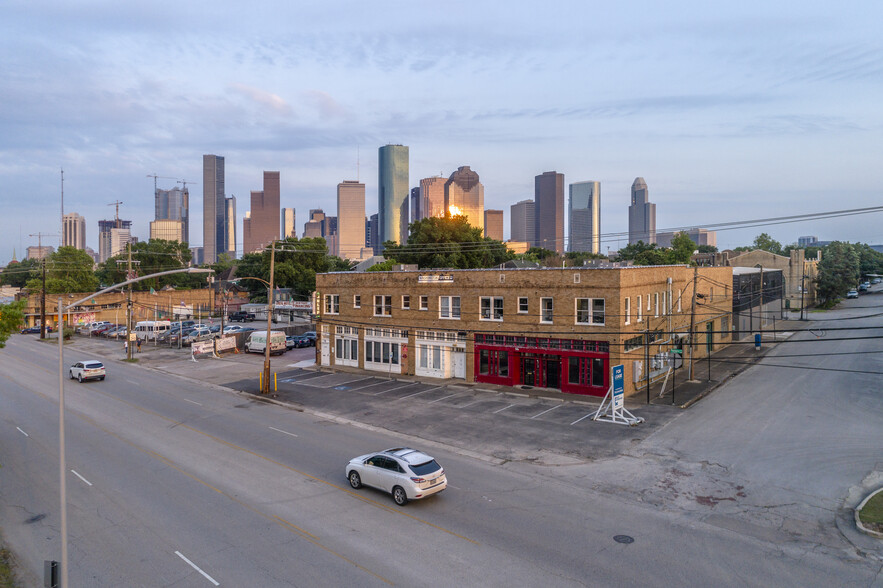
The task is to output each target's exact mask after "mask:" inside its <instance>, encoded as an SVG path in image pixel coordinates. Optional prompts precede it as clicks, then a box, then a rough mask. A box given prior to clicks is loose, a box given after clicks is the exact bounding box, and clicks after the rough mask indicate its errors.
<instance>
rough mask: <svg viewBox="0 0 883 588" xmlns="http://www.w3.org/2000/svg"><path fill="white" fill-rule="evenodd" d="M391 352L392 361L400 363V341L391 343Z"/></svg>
mask: <svg viewBox="0 0 883 588" xmlns="http://www.w3.org/2000/svg"><path fill="white" fill-rule="evenodd" d="M389 347H390V352H391V353H392V360H391V363H393V364H396V365H398V363H399V344H398V343H390V345H389Z"/></svg>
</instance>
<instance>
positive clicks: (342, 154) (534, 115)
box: [0, 2, 883, 264]
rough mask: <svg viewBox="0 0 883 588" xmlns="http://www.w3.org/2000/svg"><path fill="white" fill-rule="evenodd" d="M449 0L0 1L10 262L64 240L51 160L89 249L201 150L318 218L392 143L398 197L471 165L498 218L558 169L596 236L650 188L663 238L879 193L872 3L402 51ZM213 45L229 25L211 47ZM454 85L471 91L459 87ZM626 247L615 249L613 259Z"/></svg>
mask: <svg viewBox="0 0 883 588" xmlns="http://www.w3.org/2000/svg"><path fill="white" fill-rule="evenodd" d="M464 6H465V5H464ZM215 8H216V7H215ZM451 8H452V7H451V6H450V5H446V6H437V7H425V6H417V5H414V6H403V7H401V10H397V11H396V13H395V15H393V16H392V17H389V16H388V15H387V16H383V15H381V14H379V13H377V11H373V10H370V9H369V7H367V6H362V7H355V8H354V10H352V11H346V14H344V15H338V14H336V13H335V12H336V11H334V10H333V8H332V7H326V6H314V7H310V8H309V9H308V10H307V11H306V12H307V13H308V16H309V18H308V19H307V20H304V18H303V15H302V14H300V13H299V12H298V9H297V8H296V7H293V6H288V5H284V4H279V5H275V6H273V7H272V8H271V9H272V10H274V11H275V12H274V14H276V15H277V16H278V18H275V19H273V22H271V23H267V21H266V19H265V18H261V17H260V15H259V14H253V13H249V12H247V11H245V12H243V13H242V15H241V17H240V18H237V19H235V21H234V19H224V18H221V17H218V18H217V19H213V20H212V21H211V22H208V21H206V20H205V19H204V18H203V16H204V14H205V12H206V9H205V8H204V7H203V6H202V5H201V4H200V3H199V2H197V3H194V4H192V5H186V6H180V7H176V8H174V9H172V8H168V7H158V8H155V9H153V10H152V11H151V13H150V15H149V17H147V18H145V15H144V14H142V12H143V9H142V8H140V7H137V6H126V7H121V9H120V10H117V11H112V12H109V11H107V10H106V7H104V6H103V5H102V4H100V3H99V4H94V5H88V6H79V7H77V9H76V10H74V9H73V8H72V7H60V9H58V10H51V11H47V10H44V9H42V7H41V6H40V5H39V4H36V5H29V4H23V5H16V6H14V7H10V8H9V9H8V10H7V11H6V12H5V14H4V16H5V18H4V19H3V22H2V23H0V27H2V30H3V32H4V35H3V38H4V40H5V41H6V43H4V44H3V45H2V47H3V48H2V49H0V51H3V58H4V59H3V63H4V64H5V72H6V73H7V76H6V78H5V82H4V90H5V91H4V94H3V96H2V97H0V100H2V104H3V106H4V108H3V110H2V112H4V113H6V114H5V115H0V149H2V150H3V161H4V165H3V167H2V168H0V191H2V196H3V202H4V205H5V206H6V211H5V214H4V217H3V218H2V220H0V264H4V263H6V262H7V261H8V260H9V259H11V257H12V252H13V249H15V250H17V251H19V252H21V251H24V249H25V248H26V247H27V246H29V245H36V243H35V242H32V241H31V239H30V238H29V237H28V235H29V234H31V233H36V232H40V231H42V232H47V233H55V234H57V233H60V227H58V224H59V223H60V215H59V208H60V191H61V190H60V188H61V186H60V177H59V171H60V169H61V168H64V170H65V174H64V208H63V211H64V212H65V213H67V212H77V213H79V214H80V215H82V216H83V217H84V218H85V219H86V221H87V246H89V247H91V248H93V249H96V250H97V232H96V231H95V227H96V224H95V223H96V222H97V221H98V220H100V219H104V218H107V217H108V216H109V215H108V214H107V212H106V211H107V204H108V203H110V202H113V201H115V200H122V201H123V202H124V204H123V205H122V206H121V214H122V215H124V216H125V218H127V219H131V220H132V221H133V229H132V230H133V236H135V237H137V238H139V240H144V239H146V238H147V236H148V230H149V225H148V223H149V221H150V220H151V219H152V208H153V202H152V199H151V198H150V196H151V195H152V194H153V180H152V179H148V178H145V175H147V174H156V175H159V176H170V177H175V178H177V179H179V180H197V181H199V183H203V182H202V181H200V178H199V175H200V173H201V172H202V169H201V165H200V156H201V155H202V154H205V153H217V154H220V155H223V156H224V157H225V158H227V165H226V185H227V189H226V194H227V195H228V196H229V195H231V194H240V195H241V194H248V193H249V191H250V190H251V189H252V188H253V186H254V184H253V178H254V177H256V176H257V174H259V173H260V172H261V170H264V169H278V170H281V171H282V174H283V184H282V186H281V191H282V194H283V195H284V197H283V206H286V207H292V208H300V209H301V210H307V209H309V208H314V207H316V206H321V205H322V203H323V202H327V201H330V199H332V198H334V194H335V192H334V191H335V187H336V185H337V184H338V183H339V182H340V181H342V180H343V179H345V178H355V179H358V180H360V181H362V182H364V183H365V184H366V203H367V210H366V213H367V214H369V215H371V214H373V213H374V211H375V208H374V206H375V204H374V203H375V202H376V201H377V190H378V186H377V184H376V183H375V180H374V179H373V178H376V177H377V165H378V161H377V158H376V157H375V156H374V155H373V153H374V150H375V149H376V148H377V147H378V146H379V145H383V144H386V143H401V144H404V145H409V146H410V150H411V161H410V182H409V184H410V185H409V186H408V188H409V189H410V188H413V187H416V185H417V182H416V181H415V180H416V179H417V178H427V177H433V176H437V175H442V176H445V175H449V174H450V173H452V172H453V170H455V169H456V168H457V167H458V166H459V165H463V164H464V163H465V164H468V165H470V166H471V167H472V168H473V169H476V170H480V172H481V178H482V183H483V184H484V185H485V187H486V195H485V207H486V208H492V209H503V210H504V211H507V212H508V210H509V207H510V206H511V204H513V203H516V202H518V201H521V200H523V199H525V198H530V197H531V194H532V192H533V190H532V188H533V187H532V185H531V179H532V178H533V177H534V176H536V175H537V174H540V173H542V172H543V171H544V170H549V169H556V170H558V171H559V172H561V173H563V174H564V175H565V177H567V178H571V179H579V178H586V177H589V178H592V179H593V180H596V181H600V182H601V183H602V184H603V185H604V194H605V207H604V221H603V224H602V227H601V232H602V235H603V234H611V233H623V232H626V231H627V227H628V211H627V209H628V194H629V185H630V183H631V181H632V180H633V179H634V178H635V177H639V176H640V177H644V178H645V179H646V180H647V182H648V184H649V185H651V187H652V189H653V202H654V203H656V204H657V205H658V216H657V230H659V231H664V230H666V229H668V228H671V227H681V226H688V227H689V226H695V227H704V226H707V225H710V224H713V223H720V222H727V221H739V220H747V219H753V218H766V217H773V216H786V215H789V214H794V213H795V212H796V213H811V212H822V211H827V210H836V209H841V208H862V207H867V206H873V205H875V204H876V203H877V202H878V201H879V189H878V188H877V186H876V182H875V180H874V175H875V174H874V173H873V172H874V171H875V170H876V159H875V154H876V153H877V151H878V150H877V148H876V146H877V145H879V143H880V141H881V135H883V124H881V123H883V120H881V119H883V115H881V112H880V109H879V107H878V104H879V97H880V94H881V86H883V80H881V76H879V75H878V72H879V69H880V65H881V63H880V61H881V58H880V55H883V51H880V49H881V44H883V42H881V41H880V40H879V39H878V36H877V33H876V27H875V23H876V22H878V21H879V20H880V19H879V17H880V16H883V7H881V6H880V5H878V4H876V3H871V2H858V3H855V4H851V5H849V6H847V7H841V8H838V9H837V10H836V11H835V10H832V9H831V8H830V6H827V5H826V6H823V5H809V6H807V5H804V4H797V3H795V2H785V3H780V4H776V5H760V4H752V3H747V4H742V5H739V6H715V7H712V8H708V9H706V10H701V11H700V10H696V9H695V6H694V5H693V4H692V3H687V2H676V3H674V4H670V5H666V6H655V5H647V6H644V7H642V9H641V10H631V9H630V6H629V5H623V6H616V7H613V8H611V10H609V11H605V12H604V13H603V14H600V15H598V14H594V13H593V11H592V10H591V7H589V6H585V5H582V4H580V3H575V2H574V3H569V2H563V3H561V5H560V7H559V10H556V12H555V14H558V15H560V16H561V18H551V17H549V18H546V19H540V21H539V22H537V21H536V19H533V18H531V17H530V16H529V15H528V13H527V11H526V8H525V7H523V6H521V5H515V6H513V7H512V10H511V11H507V13H506V14H503V15H501V14H500V12H499V11H498V10H495V9H491V7H490V6H489V5H483V4H481V3H479V4H477V5H469V13H470V19H469V22H466V23H462V28H461V29H460V34H462V35H468V36H469V38H470V39H472V41H471V42H470V43H468V44H464V43H460V42H458V40H457V38H453V37H451V36H450V35H443V34H441V33H440V32H430V33H429V40H431V41H433V42H427V43H422V44H421V45H420V47H417V48H414V47H413V46H411V45H410V44H408V43H406V42H405V39H408V38H412V33H413V32H414V31H418V30H419V31H422V30H423V27H424V26H425V23H427V22H432V21H433V20H434V19H439V18H443V17H444V15H445V13H447V11H449V10H451ZM455 8H456V7H455ZM209 12H212V13H213V14H214V13H215V12H213V11H209ZM292 22H293V23H294V24H291V23H292ZM589 22H591V23H592V30H593V35H591V36H590V37H586V36H585V35H583V34H581V33H582V32H584V30H585V26H586V23H589ZM71 23H74V24H75V25H76V26H71ZM169 23H172V24H169ZM283 23H287V24H283ZM307 23H309V24H307ZM500 25H503V26H502V27H501V26H500ZM553 28H554V30H555V31H556V34H554V35H551V34H548V33H549V31H551V30H553ZM638 31H640V33H638ZM220 32H230V33H235V34H231V35H229V38H228V39H227V40H226V41H225V42H223V43H221V42H219V40H218V39H219V38H220V37H219V33H220ZM454 72H456V75H457V77H458V79H459V80H461V83H457V84H451V83H450V81H449V80H450V79H451V75H452V74H453V73H454ZM353 87H359V89H360V90H359V92H357V93H353V92H352V91H351V90H352V88H353ZM74 88H76V91H74V90H73V89H74ZM12 113H14V116H13V115H12ZM188 185H189V184H188ZM158 187H161V188H163V189H170V188H172V187H174V182H171V181H167V182H163V181H162V180H161V181H160V182H159V186H158ZM192 189H193V190H197V191H198V190H200V189H204V186H196V185H193V186H192ZM197 193H198V192H197ZM831 202H838V203H843V204H842V205H831ZM201 208H202V207H201V206H198V205H197V203H196V202H192V203H191V219H190V221H191V223H190V224H191V227H190V229H191V230H190V233H191V242H190V245H191V246H194V247H195V246H203V247H204V248H205V249H206V251H207V252H208V249H209V246H208V244H207V243H205V240H204V234H203V233H204V231H203V230H201V229H202V228H203V224H204V219H203V218H202V216H203V211H202V210H201ZM240 208H241V206H240ZM197 209H200V210H197ZM241 220H242V215H241V214H240V217H239V219H237V222H241ZM505 226H506V227H507V228H508V227H509V222H508V219H507V222H506V223H505ZM879 226H880V217H879V215H877V214H870V215H863V216H858V217H849V218H844V219H826V220H821V221H813V222H803V223H798V224H792V225H774V226H770V227H754V228H744V229H738V230H731V231H719V232H718V246H719V247H720V248H727V247H733V246H737V245H745V244H748V243H750V242H751V240H752V239H753V237H754V236H756V235H757V234H759V233H760V232H768V233H770V234H771V235H772V236H773V237H774V238H776V239H777V240H779V241H781V242H783V243H791V242H795V241H796V240H797V238H798V236H801V235H807V234H812V235H818V237H819V239H820V240H823V241H824V240H831V239H846V240H851V241H863V242H869V243H880V242H883V229H880V228H879ZM625 243H626V240H625V239H623V238H621V237H620V238H617V239H606V240H603V239H602V242H601V252H602V253H603V252H606V251H607V249H608V248H610V249H616V248H619V247H621V246H623V245H624V244H625ZM52 244H53V245H55V246H57V245H58V238H56V240H55V242H53V243H52ZM19 255H20V254H19Z"/></svg>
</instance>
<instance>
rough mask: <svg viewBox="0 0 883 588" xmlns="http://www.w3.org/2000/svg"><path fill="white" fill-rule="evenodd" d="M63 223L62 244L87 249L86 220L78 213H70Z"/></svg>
mask: <svg viewBox="0 0 883 588" xmlns="http://www.w3.org/2000/svg"><path fill="white" fill-rule="evenodd" d="M63 221H64V223H63V230H62V232H63V234H62V238H61V244H62V245H63V246H65V247H76V248H77V249H86V219H85V218H83V217H82V216H80V215H79V214H77V213H76V212H69V213H67V214H66V215H64V217H63Z"/></svg>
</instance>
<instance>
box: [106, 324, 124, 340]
mask: <svg viewBox="0 0 883 588" xmlns="http://www.w3.org/2000/svg"><path fill="white" fill-rule="evenodd" d="M104 336H105V337H107V338H108V339H125V338H126V327H125V326H123V327H117V328H115V329H111V330H109V331H106V332H105V333H104Z"/></svg>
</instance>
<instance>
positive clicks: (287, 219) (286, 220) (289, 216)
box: [282, 208, 297, 239]
mask: <svg viewBox="0 0 883 588" xmlns="http://www.w3.org/2000/svg"><path fill="white" fill-rule="evenodd" d="M296 223H297V211H296V210H295V209H294V208H283V209H282V238H283V239H288V238H289V237H290V238H293V239H297V224H296Z"/></svg>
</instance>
